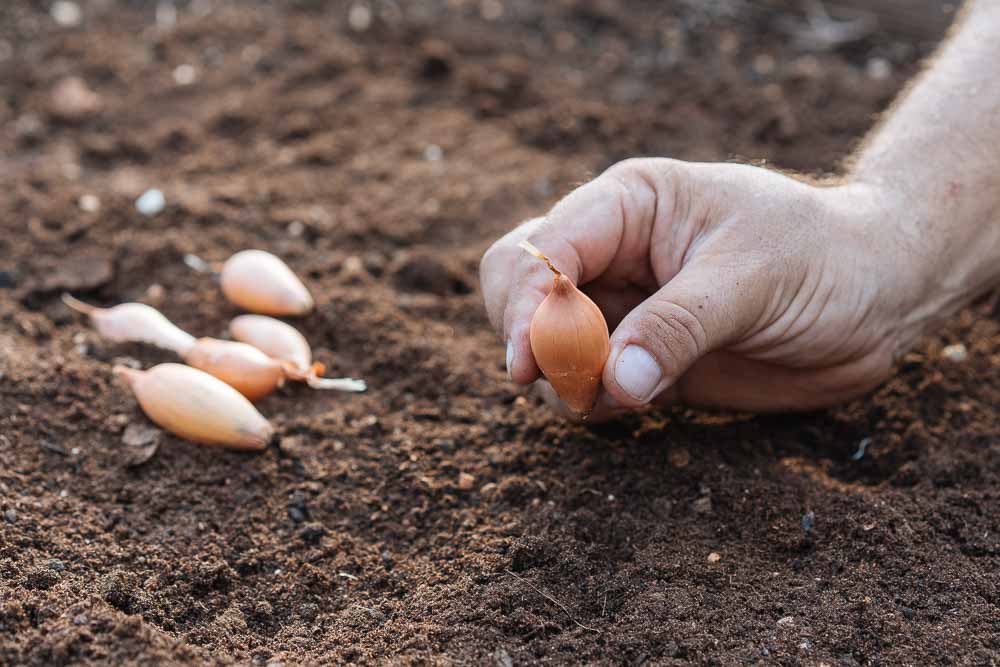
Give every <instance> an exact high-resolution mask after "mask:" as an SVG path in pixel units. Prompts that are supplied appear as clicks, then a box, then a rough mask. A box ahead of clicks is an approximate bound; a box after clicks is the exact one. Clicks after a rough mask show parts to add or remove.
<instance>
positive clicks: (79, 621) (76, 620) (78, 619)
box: [73, 614, 87, 625]
mask: <svg viewBox="0 0 1000 667" xmlns="http://www.w3.org/2000/svg"><path fill="white" fill-rule="evenodd" d="M86 624H87V617H86V616H85V615H84V614H77V615H76V616H74V617H73V625H86Z"/></svg>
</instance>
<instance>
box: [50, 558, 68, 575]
mask: <svg viewBox="0 0 1000 667" xmlns="http://www.w3.org/2000/svg"><path fill="white" fill-rule="evenodd" d="M46 566H48V568H49V569H50V570H52V571H53V572H62V571H63V570H65V569H66V565H65V564H64V563H63V562H62V561H61V560H59V559H58V558H50V559H49V562H48V563H46Z"/></svg>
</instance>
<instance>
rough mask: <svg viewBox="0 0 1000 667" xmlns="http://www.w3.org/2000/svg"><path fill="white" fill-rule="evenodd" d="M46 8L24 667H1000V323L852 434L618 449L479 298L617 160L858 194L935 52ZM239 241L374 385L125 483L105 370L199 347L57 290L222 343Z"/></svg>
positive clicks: (889, 388)
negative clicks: (156, 201)
mask: <svg viewBox="0 0 1000 667" xmlns="http://www.w3.org/2000/svg"><path fill="white" fill-rule="evenodd" d="M49 4H50V3H45V2H18V3H3V6H2V7H0V156H2V157H0V175H2V179H3V186H4V187H3V190H2V192H0V259H2V262H0V287H2V289H0V515H2V520H0V663H2V664H34V665H52V664H67V663H78V662H116V663H131V662H141V663H147V664H161V663H173V664H199V663H212V664H227V663H236V664H248V663H254V664H261V665H263V664H268V663H284V664H302V663H305V664H326V663H342V662H361V663H383V662H387V661H391V662H396V663H432V664H450V663H451V662H459V663H468V664H496V665H508V666H509V665H519V664H526V663H533V662H547V663H550V664H571V663H575V664H579V663H595V662H596V663H627V664H642V663H647V662H648V663H652V664H666V663H682V662H697V663H720V664H734V663H747V662H755V661H760V660H763V661H777V662H780V663H783V664H795V663H800V662H801V663H807V664H817V663H821V662H827V663H831V664H832V663H836V664H847V665H850V664H870V663H885V664H899V663H909V664H934V663H945V662H959V663H967V664H968V663H976V664H989V663H995V662H997V661H1000V634H998V628H1000V580H998V578H997V574H996V573H997V572H998V571H1000V526H998V525H997V521H998V520H997V517H998V516H1000V494H998V493H997V488H998V484H1000V424H998V419H997V412H996V406H997V405H998V403H1000V316H998V313H1000V309H998V308H997V305H996V304H997V300H996V298H995V297H994V298H993V299H992V300H990V299H986V300H984V301H982V302H980V303H979V304H977V305H975V306H973V307H972V308H970V309H968V310H966V311H965V312H963V313H962V314H961V315H960V316H958V317H956V318H955V319H954V320H953V321H952V322H951V323H950V324H949V326H948V328H947V329H946V330H945V331H944V332H943V333H942V334H940V335H938V336H936V337H934V338H932V339H929V340H927V341H924V343H922V345H921V346H920V347H919V348H918V350H917V351H916V352H915V353H913V354H911V355H909V356H907V357H906V359H904V360H903V361H902V363H901V365H900V368H899V373H898V375H897V376H896V377H895V378H894V379H893V380H892V381H890V382H888V383H887V384H886V385H885V386H883V387H882V388H880V389H879V390H878V391H877V392H875V393H874V394H873V395H872V396H870V397H868V398H866V399H864V400H859V401H857V402H854V403H852V404H850V405H846V406H843V407H841V408H837V409H833V410H829V411H824V412H816V413H812V414H807V415H796V416H762V417H752V416H745V415H725V414H721V415H720V414H706V413H701V412H695V411H691V410H686V409H682V408H678V409H676V410H674V411H671V412H666V413H656V414H649V415H645V416H632V417H629V418H626V419H625V420H623V421H620V422H617V423H612V424H607V425H598V426H592V427H589V428H587V427H581V426H575V425H571V424H567V423H564V422H562V421H560V420H559V419H557V418H555V417H554V416H553V415H552V414H551V413H550V412H549V411H548V410H547V409H546V408H545V407H544V406H543V405H541V404H540V402H539V401H538V400H537V399H535V398H534V397H533V396H531V395H524V396H522V395H521V392H519V390H518V389H517V388H515V387H514V386H513V385H511V384H509V383H508V382H507V380H506V374H505V372H504V367H503V350H502V349H501V346H500V344H499V343H498V342H497V341H496V339H495V338H494V335H493V333H491V331H490V328H489V325H488V323H487V321H486V317H485V314H484V312H483V309H482V307H481V298H480V296H479V294H478V292H477V289H478V288H477V285H478V279H477V276H476V267H477V265H478V261H479V258H480V256H481V254H482V252H483V251H484V250H485V248H486V247H487V246H488V244H489V243H490V241H491V240H492V239H494V238H496V237H497V236H498V235H500V234H501V233H503V232H504V231H505V230H507V229H509V228H510V226H511V225H512V224H514V223H515V222H517V221H518V220H520V219H524V218H527V217H529V216H532V215H538V214H540V213H542V212H544V211H545V210H546V209H547V207H549V206H551V205H552V203H553V202H554V201H555V200H556V199H557V198H558V197H559V196H560V195H561V194H563V193H565V192H567V191H568V190H569V189H570V188H571V187H572V185H573V184H575V183H579V182H581V181H583V180H585V179H587V178H588V177H589V176H591V175H592V174H594V173H595V172H597V171H599V170H601V169H602V168H604V167H606V166H608V165H609V164H611V163H613V162H614V161H616V160H618V159H621V158H624V157H627V156H634V155H664V156H672V157H677V158H683V159H692V160H726V159H730V158H733V157H740V158H743V159H752V160H766V161H768V162H773V163H774V164H776V165H778V166H780V167H783V168H788V169H796V170H801V171H806V172H813V173H816V172H818V171H820V170H828V169H831V168H832V167H833V166H834V165H836V164H837V162H838V161H839V160H841V159H843V158H844V157H845V156H846V155H848V154H849V152H850V150H851V149H852V147H854V146H855V145H856V143H857V141H858V140H859V139H860V137H861V136H862V135H863V134H864V133H865V132H866V131H867V130H868V129H869V127H870V125H871V124H872V122H873V120H872V119H873V116H874V114H876V113H878V112H879V111H881V110H882V109H884V108H885V106H886V105H887V104H888V103H889V102H890V100H891V99H892V98H893V96H894V94H895V93H896V92H897V91H898V90H899V89H900V87H901V86H902V84H903V83H904V81H905V80H906V79H907V78H908V77H909V76H910V75H912V74H913V73H914V72H915V71H916V70H917V67H918V62H919V59H920V58H921V57H922V56H923V55H924V54H926V53H927V52H928V51H929V49H930V48H932V47H933V44H928V43H923V42H920V41H918V40H917V39H916V38H915V37H913V36H912V35H909V34H906V33H905V31H904V32H872V33H870V34H867V35H866V36H864V37H862V38H861V39H859V40H857V41H853V42H850V43H845V44H841V45H838V46H835V47H834V48H833V49H829V50H828V49H827V48H826V46H827V45H823V44H820V43H818V42H816V40H815V39H814V35H813V33H811V32H810V31H809V28H808V26H809V25H810V24H808V23H807V22H806V21H805V19H804V18H803V16H804V8H807V7H808V6H812V7H813V8H815V3H805V2H804V3H802V6H801V7H800V6H799V5H798V4H797V3H794V2H786V3H756V4H755V3H742V2H690V1H688V0H657V1H655V2H653V1H649V2H647V1H642V2H635V3H613V2H603V1H599V0H593V1H587V2H583V1H582V0H566V1H564V2H558V3H555V2H552V3H549V2H545V3H542V2H534V0H483V2H473V1H471V0H468V1H464V2H463V1H461V0H448V1H447V2H445V0H433V1H429V2H420V3H397V2H388V1H385V2H383V1H382V0H376V1H373V2H371V3H355V4H349V3H323V2H314V1H312V0H309V1H307V0H294V1H292V0H287V1H276V2H268V3H246V2H236V1H235V0H219V1H216V2H204V1H201V2H191V3H187V2H178V3H177V12H176V14H177V16H176V23H174V22H172V21H171V20H170V18H171V16H170V12H169V11H167V10H166V9H163V8H161V9H160V10H159V11H157V10H156V5H157V3H155V2H136V1H132V0H130V1H128V2H125V1H122V2H120V3H115V2H102V3H97V2H93V3H80V4H81V6H82V7H83V8H84V10H85V11H84V16H83V22H82V24H81V25H80V26H79V27H71V28H64V27H59V26H57V25H56V24H55V23H54V22H53V21H52V19H51V18H50V17H49V14H48V8H49V7H48V6H49ZM159 4H160V5H164V6H165V5H167V4H169V3H159ZM886 4H889V3H886ZM917 4H919V3H917ZM937 4H938V3H928V5H937ZM780 5H785V6H787V7H788V10H787V11H786V12H778V11H777V10H776V9H775V7H778V6H780ZM765 7H766V9H765ZM158 15H159V21H160V22H159V24H157V16H158ZM185 66H187V67H185ZM67 77H77V78H78V80H79V82H80V84H82V86H83V87H80V86H76V88H75V91H74V90H70V89H63V90H62V93H63V94H72V95H75V98H73V99H69V100H68V101H67V100H62V102H61V104H63V105H64V106H58V105H59V104H60V102H55V101H54V100H53V97H52V95H53V91H58V90H59V88H57V86H59V82H61V81H66V80H68V79H67ZM67 91H68V92H67ZM82 93H86V94H82ZM53 104H56V105H57V107H56V108H57V109H58V110H59V113H53V112H52V109H53V106H52V105H53ZM73 105H75V106H73ZM67 109H69V110H70V112H69V113H67ZM150 188H157V189H160V190H162V191H163V193H164V195H165V198H166V206H165V208H164V210H163V211H162V212H160V213H159V214H157V215H155V216H152V217H148V218H147V217H144V216H142V215H141V214H139V213H138V212H137V211H136V209H135V204H134V202H135V199H136V197H138V196H139V195H140V194H142V193H143V192H144V191H146V190H147V189H150ZM84 197H86V198H85V199H83V198H84ZM244 248H266V249H268V250H271V251H273V252H275V253H277V254H279V255H281V256H282V257H283V258H285V259H286V260H287V262H288V263H289V264H290V265H291V266H292V267H293V268H294V269H295V271H296V272H297V273H298V274H299V275H301V276H302V277H303V278H304V279H305V280H306V281H307V282H308V284H309V286H310V287H311V289H312V290H313V292H314V294H315V296H316V297H317V300H318V303H319V307H318V309H317V311H316V312H315V313H314V314H312V315H310V316H308V317H306V318H304V319H301V320H299V321H297V322H296V324H297V325H298V326H300V327H301V329H302V330H303V332H304V333H305V335H306V336H307V338H308V339H309V340H310V342H311V343H312V344H313V346H314V348H315V353H316V356H317V358H318V360H319V361H322V362H323V363H324V364H326V365H327V367H328V368H330V369H331V372H332V373H334V374H336V375H348V376H352V377H361V378H364V379H365V380H367V381H368V383H369V386H370V390H369V391H368V392H367V393H365V394H360V395H347V394H340V393H335V392H315V391H310V390H309V389H308V388H306V387H304V386H302V385H300V384H293V385H290V386H288V387H287V388H284V389H282V390H281V391H279V392H278V393H277V394H275V395H273V396H271V397H269V398H267V399H265V400H263V401H261V402H260V404H259V407H260V410H261V411H262V412H263V413H264V414H266V415H268V417H269V418H270V419H271V420H272V421H273V422H274V423H275V425H276V427H277V428H278V431H279V433H280V436H281V438H280V442H281V446H280V447H278V446H273V447H271V448H270V449H268V450H267V451H265V452H262V453H256V454H248V453H239V452H226V451H219V450H214V449H209V448H205V447H199V446H196V445H191V444H188V443H185V442H181V441H179V440H177V439H176V438H174V437H171V436H163V437H161V438H159V439H157V440H155V441H156V442H158V444H159V446H158V450H157V451H156V452H155V456H154V455H152V452H149V453H150V457H149V458H148V460H144V462H142V463H141V465H135V460H134V459H133V458H132V457H133V456H134V452H132V451H130V450H134V449H137V448H141V447H147V446H149V447H151V446H152V444H151V443H152V442H153V440H151V439H149V438H150V437H151V436H149V437H147V436H145V435H143V436H142V437H139V435H141V432H140V431H139V430H137V429H138V428H139V427H136V426H131V425H135V424H144V423H146V422H145V418H144V417H143V416H142V414H141V412H140V411H139V409H138V407H137V405H136V403H135V401H134V400H133V398H132V397H131V396H130V394H129V393H128V391H127V390H126V389H124V388H123V387H122V386H120V385H119V384H118V383H116V382H115V381H114V380H113V377H112V374H111V370H110V369H111V364H113V363H133V364H134V363H138V364H141V365H142V366H144V367H148V366H149V365H151V364H154V363H157V362H160V361H167V360H172V357H171V355H169V354H165V353H162V352H157V351H155V350H150V349H148V348H145V347H142V346H139V345H115V344H111V343H108V342H106V341H102V340H100V339H99V338H97V336H96V335H95V334H94V333H93V332H92V331H90V330H89V329H88V327H87V325H86V323H85V322H83V321H82V320H81V318H78V317H75V316H73V315H72V314H71V313H69V312H67V310H66V309H65V308H64V307H63V306H62V305H61V304H60V302H59V301H58V297H59V292H60V291H62V290H64V289H72V290H75V291H76V293H77V294H78V295H79V296H81V297H83V298H86V299H87V300H88V301H91V302H93V303H97V304H101V305H108V304H113V303H118V302H123V301H147V302H150V303H154V302H155V303H156V304H157V305H158V306H159V307H160V308H162V310H163V312H164V313H165V314H166V315H167V316H168V317H170V318H171V319H172V320H174V321H175V322H177V323H178V324H179V325H180V326H182V327H183V328H185V329H187V330H189V331H190V332H192V333H194V334H197V335H214V336H220V335H224V332H225V330H226V326H227V323H228V321H229V319H230V318H231V317H233V316H234V315H236V314H237V312H238V311H237V310H236V309H235V308H234V307H232V306H231V305H229V304H227V303H226V302H225V301H224V300H223V298H222V297H221V295H220V293H219V290H218V288H217V285H216V284H215V282H214V281H213V280H212V279H211V277H209V276H206V275H204V274H199V273H196V272H193V271H191V270H189V269H188V268H187V267H186V266H185V265H184V263H183V256H184V254H185V253H195V254H197V255H198V256H200V257H203V258H205V259H206V260H208V261H216V260H220V259H224V258H225V257H227V256H228V255H229V254H231V253H232V252H234V251H236V250H240V249H244ZM957 343H962V344H963V345H964V346H965V349H966V351H967V354H966V355H965V356H964V358H962V359H961V360H956V359H957V357H956V356H955V355H946V356H942V354H941V351H942V350H943V349H944V348H945V347H946V346H947V345H954V344H957ZM129 429H132V430H129ZM862 441H866V442H867V443H868V444H867V447H866V448H864V450H863V452H862V455H861V456H855V455H856V454H857V452H859V451H862V450H861V449H860V448H859V443H861V442H862ZM129 442H132V443H137V442H138V443H142V444H141V445H139V446H138V447H137V446H135V444H132V445H130V444H127V443H129Z"/></svg>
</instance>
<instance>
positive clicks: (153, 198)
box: [135, 189, 167, 217]
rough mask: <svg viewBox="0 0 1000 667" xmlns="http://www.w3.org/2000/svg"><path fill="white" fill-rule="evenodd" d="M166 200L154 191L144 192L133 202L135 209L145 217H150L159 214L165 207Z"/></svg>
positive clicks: (160, 193) (157, 191)
mask: <svg viewBox="0 0 1000 667" xmlns="http://www.w3.org/2000/svg"><path fill="white" fill-rule="evenodd" d="M166 205H167V200H166V197H164V196H163V193H162V192H160V191H159V190H156V189H151V190H146V191H145V192H143V193H142V195H140V196H139V198H138V199H136V200H135V207H136V209H137V210H138V211H139V213H142V214H143V215H145V216H147V217H151V216H154V215H156V214H157V213H159V212H160V211H162V210H163V209H164V207H166Z"/></svg>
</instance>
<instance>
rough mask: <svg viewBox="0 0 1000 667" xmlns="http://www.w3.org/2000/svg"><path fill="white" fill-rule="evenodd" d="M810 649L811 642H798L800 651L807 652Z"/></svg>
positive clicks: (805, 640) (804, 640) (806, 640)
mask: <svg viewBox="0 0 1000 667" xmlns="http://www.w3.org/2000/svg"><path fill="white" fill-rule="evenodd" d="M811 648H812V642H811V641H809V640H808V639H803V640H802V641H801V642H799V650H800V651H808V650H809V649H811Z"/></svg>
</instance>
